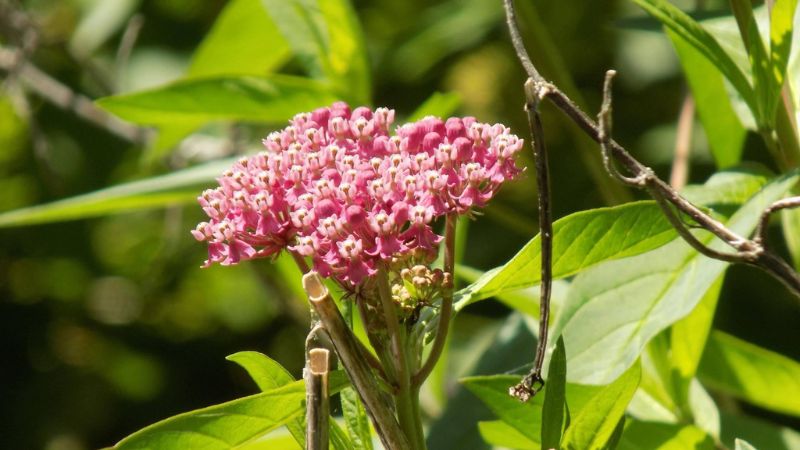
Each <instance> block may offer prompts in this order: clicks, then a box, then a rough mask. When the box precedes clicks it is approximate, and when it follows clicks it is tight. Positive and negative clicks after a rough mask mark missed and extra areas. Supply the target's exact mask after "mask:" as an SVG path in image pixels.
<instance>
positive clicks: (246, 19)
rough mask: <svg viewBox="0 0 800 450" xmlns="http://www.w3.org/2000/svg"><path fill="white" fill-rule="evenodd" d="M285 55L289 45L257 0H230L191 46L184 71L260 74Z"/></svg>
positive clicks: (268, 70)
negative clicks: (197, 41)
mask: <svg viewBox="0 0 800 450" xmlns="http://www.w3.org/2000/svg"><path fill="white" fill-rule="evenodd" d="M289 55H290V51H289V45H288V44H287V43H286V40H285V39H284V38H283V36H282V35H281V34H280V31H278V28H277V27H276V26H275V23H274V22H273V21H272V19H270V17H269V16H268V15H267V13H266V11H265V10H264V7H263V6H262V5H261V1H260V0H233V1H231V2H229V3H228V4H227V5H226V6H225V8H224V9H223V10H222V12H221V13H220V14H219V17H217V20H216V21H215V22H214V26H213V27H212V28H211V31H209V32H208V34H206V36H205V38H203V41H202V42H201V43H200V46H199V47H198V48H197V50H195V53H194V55H193V56H192V63H191V66H189V71H188V74H187V75H188V76H189V77H192V78H195V77H200V76H211V75H264V74H266V73H268V72H270V71H272V70H274V69H276V68H277V67H279V66H280V65H281V64H283V63H284V62H285V61H286V60H287V59H288V57H289Z"/></svg>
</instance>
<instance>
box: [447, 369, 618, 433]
mask: <svg viewBox="0 0 800 450" xmlns="http://www.w3.org/2000/svg"><path fill="white" fill-rule="evenodd" d="M519 379H520V377H519V376H512V375H490V376H479V377H467V378H464V379H462V380H461V383H462V384H463V385H464V386H465V387H466V388H467V389H468V390H469V391H470V392H472V393H473V394H475V396H477V397H478V398H479V399H481V401H482V402H483V403H484V404H485V405H486V406H488V407H489V409H490V410H491V411H492V412H493V413H494V414H495V415H496V416H497V417H498V418H500V419H501V420H502V421H504V422H505V423H507V424H508V425H510V426H511V427H513V428H514V429H515V430H517V431H518V432H519V433H522V435H524V436H525V437H526V438H528V439H530V440H531V441H533V442H539V439H540V436H541V433H540V430H541V423H542V406H543V402H544V396H546V395H547V394H546V392H547V389H548V387H547V385H545V387H544V390H543V391H542V392H541V393H539V394H537V395H536V396H535V397H533V398H532V399H530V400H529V401H527V402H525V403H522V402H520V401H519V400H517V399H515V398H513V397H511V396H510V395H508V388H509V387H510V386H513V385H516V384H517V383H519ZM602 389H603V388H600V387H597V386H583V385H577V384H570V385H567V388H566V396H567V401H566V403H567V404H569V405H570V412H571V413H572V414H576V413H580V412H581V411H583V409H584V408H585V407H586V405H587V404H589V403H590V402H591V400H592V399H593V398H594V397H595V395H598V394H599V392H601V391H602ZM614 425H616V422H614ZM570 427H572V425H570ZM568 430H569V428H568Z"/></svg>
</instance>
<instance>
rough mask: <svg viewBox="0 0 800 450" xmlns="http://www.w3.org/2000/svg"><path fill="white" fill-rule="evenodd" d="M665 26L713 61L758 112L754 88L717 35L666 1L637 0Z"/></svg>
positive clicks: (636, 1) (752, 108)
mask: <svg viewBox="0 0 800 450" xmlns="http://www.w3.org/2000/svg"><path fill="white" fill-rule="evenodd" d="M633 1H634V2H635V3H636V4H638V5H639V6H641V7H642V8H643V9H644V10H645V11H647V12H648V13H649V14H650V15H652V16H653V17H655V18H656V19H658V20H659V21H660V22H661V23H662V24H663V25H664V26H665V27H667V28H669V29H670V30H671V31H672V32H674V33H675V34H677V35H678V36H680V37H681V38H683V40H684V41H685V42H686V43H687V44H689V45H691V46H692V47H694V48H696V49H697V50H698V51H699V52H700V53H701V54H702V55H703V56H705V58H706V59H708V61H709V62H711V64H713V65H714V66H715V67H716V68H717V69H719V71H720V72H721V73H722V74H723V75H724V76H725V78H727V79H728V81H730V83H731V84H732V85H733V86H734V88H735V89H736V90H737V91H738V92H739V95H741V96H742V98H743V99H744V101H745V103H747V105H748V106H749V107H750V109H751V110H752V111H756V110H757V108H756V98H755V92H754V91H753V88H752V87H751V86H750V83H749V81H748V80H747V77H746V76H745V74H744V73H742V71H741V70H740V69H739V67H738V66H737V65H736V63H735V62H733V60H732V59H731V57H730V56H729V55H728V54H727V53H725V51H724V50H723V49H722V47H721V46H720V45H719V43H718V42H717V40H716V39H714V36H712V35H711V34H710V33H709V32H708V31H706V30H705V29H704V28H703V27H702V26H701V25H700V24H698V23H697V22H695V21H694V20H693V19H692V18H691V17H689V16H688V15H687V14H686V13H684V12H683V11H681V10H680V9H678V8H677V7H675V6H674V5H672V4H670V3H669V2H668V1H666V0H633Z"/></svg>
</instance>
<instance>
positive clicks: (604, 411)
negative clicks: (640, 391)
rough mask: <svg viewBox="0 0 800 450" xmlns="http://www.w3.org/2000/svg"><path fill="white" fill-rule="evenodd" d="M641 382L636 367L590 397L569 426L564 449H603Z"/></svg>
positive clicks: (638, 368) (636, 365) (638, 370)
mask: <svg viewBox="0 0 800 450" xmlns="http://www.w3.org/2000/svg"><path fill="white" fill-rule="evenodd" d="M640 378H641V368H640V367H639V365H638V364H635V365H633V366H632V367H631V368H630V369H628V370H627V371H626V372H625V373H624V374H622V376H620V377H619V378H618V379H617V380H616V381H614V382H613V383H611V384H609V385H608V386H605V387H603V389H601V390H600V392H598V393H597V394H596V395H595V396H593V397H592V399H591V400H589V402H588V403H587V404H586V405H585V406H584V407H583V409H581V411H580V412H579V413H578V414H577V415H576V416H574V418H573V420H572V421H571V422H570V425H569V428H567V431H566V433H565V434H564V439H563V445H562V446H563V448H567V449H580V450H594V449H602V448H604V447H605V445H606V443H607V442H608V441H609V439H610V438H611V436H612V434H613V433H614V430H615V429H616V427H617V423H618V422H619V421H620V419H622V417H623V415H624V414H625V408H626V407H627V406H628V403H629V402H630V401H631V398H632V397H633V393H634V392H636V388H637V386H639V380H640Z"/></svg>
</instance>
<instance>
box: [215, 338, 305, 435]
mask: <svg viewBox="0 0 800 450" xmlns="http://www.w3.org/2000/svg"><path fill="white" fill-rule="evenodd" d="M225 359H227V360H228V361H233V362H235V363H236V364H238V365H240V366H241V367H242V368H243V369H244V370H246V371H247V373H248V374H250V377H251V378H252V379H253V381H255V383H256V385H257V386H258V388H259V389H260V390H261V392H266V391H269V390H270V389H276V388H279V387H281V386H285V385H287V384H289V383H291V382H293V381H294V377H293V376H292V375H291V374H290V373H289V372H288V371H287V370H286V369H284V368H283V366H281V365H280V364H278V362H277V361H275V360H273V359H272V358H270V357H268V356H267V355H264V354H263V353H258V352H238V353H234V354H232V355H230V356H228V357H227V358H225ZM286 429H287V430H288V431H289V433H290V434H291V435H292V437H293V438H294V439H295V441H296V442H297V444H298V445H299V446H300V447H301V448H304V447H305V446H306V433H305V426H304V425H303V417H302V416H301V417H295V418H293V419H291V420H289V421H287V422H286Z"/></svg>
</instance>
